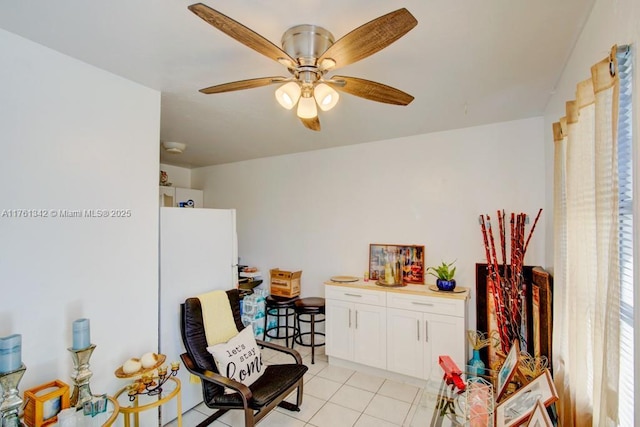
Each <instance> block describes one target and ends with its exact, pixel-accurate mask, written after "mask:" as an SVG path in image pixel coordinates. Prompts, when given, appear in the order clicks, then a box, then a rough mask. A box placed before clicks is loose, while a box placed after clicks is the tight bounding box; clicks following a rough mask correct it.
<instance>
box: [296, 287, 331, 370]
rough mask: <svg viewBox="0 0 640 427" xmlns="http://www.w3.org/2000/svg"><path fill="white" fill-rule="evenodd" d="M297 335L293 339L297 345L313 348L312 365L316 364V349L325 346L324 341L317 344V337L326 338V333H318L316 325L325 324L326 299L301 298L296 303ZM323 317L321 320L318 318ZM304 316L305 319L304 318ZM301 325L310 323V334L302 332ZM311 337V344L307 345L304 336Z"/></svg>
mask: <svg viewBox="0 0 640 427" xmlns="http://www.w3.org/2000/svg"><path fill="white" fill-rule="evenodd" d="M295 311H296V322H297V333H296V335H295V337H294V338H293V340H294V343H295V344H300V345H301V346H304V347H311V363H312V364H314V363H315V348H316V347H320V346H323V345H324V339H323V340H322V342H321V343H316V335H319V336H322V337H324V333H322V332H316V323H321V322H324V320H325V316H324V298H319V297H310V298H301V299H298V300H297V301H296V302H295ZM318 315H322V317H321V318H319V319H318V318H317V317H316V316H318ZM303 316H304V317H303ZM300 323H309V324H310V325H311V331H310V332H302V329H301V328H300ZM306 335H309V337H310V342H308V343H305V342H304V340H303V338H302V337H303V336H306ZM292 348H293V346H292Z"/></svg>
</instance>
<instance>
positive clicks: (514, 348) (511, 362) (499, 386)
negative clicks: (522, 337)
mask: <svg viewBox="0 0 640 427" xmlns="http://www.w3.org/2000/svg"><path fill="white" fill-rule="evenodd" d="M519 362H520V344H519V342H518V340H515V341H514V342H513V343H512V344H511V349H510V350H509V354H507V357H506V359H504V363H503V365H502V367H501V368H500V371H499V372H498V378H497V379H496V401H497V402H499V401H500V398H501V397H502V395H503V394H504V392H505V391H507V386H508V385H509V382H510V381H511V379H512V378H513V375H514V374H515V373H516V370H517V369H518V363H519Z"/></svg>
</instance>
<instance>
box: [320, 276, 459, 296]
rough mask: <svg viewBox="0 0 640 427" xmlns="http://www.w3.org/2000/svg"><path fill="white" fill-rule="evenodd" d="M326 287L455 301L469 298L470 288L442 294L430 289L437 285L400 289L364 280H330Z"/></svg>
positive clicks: (457, 287) (403, 287)
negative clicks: (451, 299) (341, 287)
mask: <svg viewBox="0 0 640 427" xmlns="http://www.w3.org/2000/svg"><path fill="white" fill-rule="evenodd" d="M324 284H325V285H331V286H343V287H346V288H355V289H367V290H372V291H382V292H395V293H401V294H413V295H424V296H431V297H438V298H453V299H461V300H465V299H467V298H469V288H465V287H462V286H456V290H458V289H464V292H441V291H432V290H431V289H429V286H434V287H435V285H429V284H427V285H407V286H399V287H386V286H380V285H376V282H375V280H369V281H368V282H365V281H364V280H358V281H357V282H346V283H345V282H332V281H330V280H328V281H326V282H324Z"/></svg>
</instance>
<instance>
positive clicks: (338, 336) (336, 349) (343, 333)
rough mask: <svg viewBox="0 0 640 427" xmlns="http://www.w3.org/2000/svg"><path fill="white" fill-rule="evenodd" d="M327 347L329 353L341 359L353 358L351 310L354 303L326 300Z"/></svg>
mask: <svg viewBox="0 0 640 427" xmlns="http://www.w3.org/2000/svg"><path fill="white" fill-rule="evenodd" d="M325 309H326V313H327V317H326V319H327V320H326V323H325V326H326V344H325V346H326V348H325V351H326V353H327V355H329V356H333V357H339V358H340V359H346V360H352V359H353V331H352V329H351V312H352V311H353V303H350V302H345V301H338V300H332V299H328V300H327V301H326V307H325Z"/></svg>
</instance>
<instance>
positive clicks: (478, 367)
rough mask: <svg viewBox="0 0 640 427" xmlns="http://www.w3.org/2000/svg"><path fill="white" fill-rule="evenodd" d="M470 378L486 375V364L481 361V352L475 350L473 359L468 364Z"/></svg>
mask: <svg viewBox="0 0 640 427" xmlns="http://www.w3.org/2000/svg"><path fill="white" fill-rule="evenodd" d="M467 366H468V369H469V376H470V377H471V376H478V375H484V368H485V365H484V362H483V361H482V359H480V350H473V357H472V358H471V359H469V361H468V362H467Z"/></svg>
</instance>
